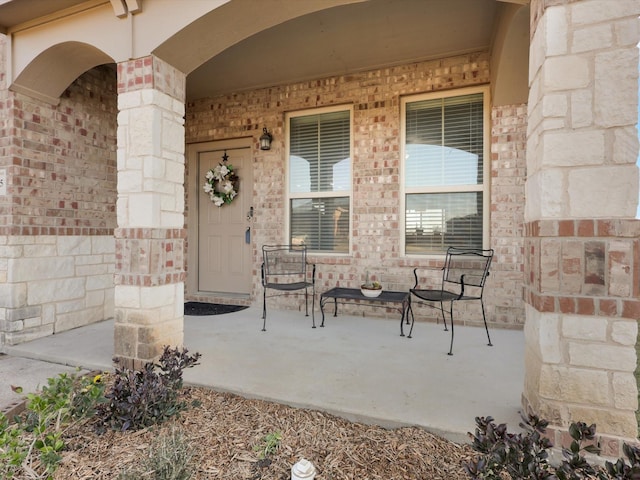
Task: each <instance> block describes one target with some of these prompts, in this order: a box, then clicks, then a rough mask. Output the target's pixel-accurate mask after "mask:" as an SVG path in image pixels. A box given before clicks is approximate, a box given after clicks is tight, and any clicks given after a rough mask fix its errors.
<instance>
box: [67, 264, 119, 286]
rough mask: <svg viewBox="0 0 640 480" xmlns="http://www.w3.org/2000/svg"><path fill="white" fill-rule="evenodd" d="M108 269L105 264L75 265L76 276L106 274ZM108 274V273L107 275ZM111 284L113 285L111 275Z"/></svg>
mask: <svg viewBox="0 0 640 480" xmlns="http://www.w3.org/2000/svg"><path fill="white" fill-rule="evenodd" d="M107 271H108V267H107V265H104V264H99V265H95V264H94V265H78V266H77V267H76V276H79V277H98V276H100V275H104V274H106V273H107ZM108 276H110V275H108ZM111 284H112V285H113V277H111Z"/></svg>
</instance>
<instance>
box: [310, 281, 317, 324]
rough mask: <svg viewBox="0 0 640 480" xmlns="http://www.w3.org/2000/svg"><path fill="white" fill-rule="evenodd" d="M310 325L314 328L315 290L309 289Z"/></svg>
mask: <svg viewBox="0 0 640 480" xmlns="http://www.w3.org/2000/svg"><path fill="white" fill-rule="evenodd" d="M311 325H312V328H316V288H315V287H313V288H312V289H311Z"/></svg>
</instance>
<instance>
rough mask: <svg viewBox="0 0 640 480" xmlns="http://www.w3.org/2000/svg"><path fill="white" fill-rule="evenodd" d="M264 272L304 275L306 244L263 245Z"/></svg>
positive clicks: (305, 268)
mask: <svg viewBox="0 0 640 480" xmlns="http://www.w3.org/2000/svg"><path fill="white" fill-rule="evenodd" d="M262 257H263V264H264V274H265V275H266V276H273V275H283V276H284V275H302V276H304V275H306V273H307V246H306V245H264V246H263V247H262Z"/></svg>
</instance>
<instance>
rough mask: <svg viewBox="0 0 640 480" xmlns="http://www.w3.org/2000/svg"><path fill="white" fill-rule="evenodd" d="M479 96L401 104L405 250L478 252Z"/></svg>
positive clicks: (481, 126) (480, 196) (481, 166)
mask: <svg viewBox="0 0 640 480" xmlns="http://www.w3.org/2000/svg"><path fill="white" fill-rule="evenodd" d="M484 130H485V125H484V98H483V93H473V94H469V95H461V96H453V97H445V98H427V99H423V100H417V101H413V102H411V101H408V102H406V103H405V145H404V148H405V152H404V153H405V155H404V158H405V162H404V186H405V194H406V196H405V251H406V252H407V253H418V254H431V253H442V252H444V251H445V250H446V249H447V247H449V246H456V247H471V248H482V246H483V225H484V224H483V222H484V215H483V211H484V205H483V199H484V188H485V185H484V174H483V171H484V167H485V166H484V158H483V157H484V136H485V131H484Z"/></svg>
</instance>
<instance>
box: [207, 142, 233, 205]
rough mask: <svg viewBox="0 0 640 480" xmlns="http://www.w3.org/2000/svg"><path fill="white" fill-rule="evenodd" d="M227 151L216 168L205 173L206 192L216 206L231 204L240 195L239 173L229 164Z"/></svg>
mask: <svg viewBox="0 0 640 480" xmlns="http://www.w3.org/2000/svg"><path fill="white" fill-rule="evenodd" d="M228 158H229V157H228V155H227V152H224V155H223V156H222V162H220V163H219V164H218V165H217V166H216V167H215V168H212V169H210V170H209V171H208V172H207V173H206V174H205V182H204V186H203V189H204V192H205V193H207V194H208V195H209V199H210V200H211V201H212V202H213V204H214V205H215V206H216V207H222V206H223V205H229V204H230V203H231V202H233V199H234V198H236V196H237V195H238V180H239V178H238V175H236V173H235V171H234V170H233V165H227V159H228Z"/></svg>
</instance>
